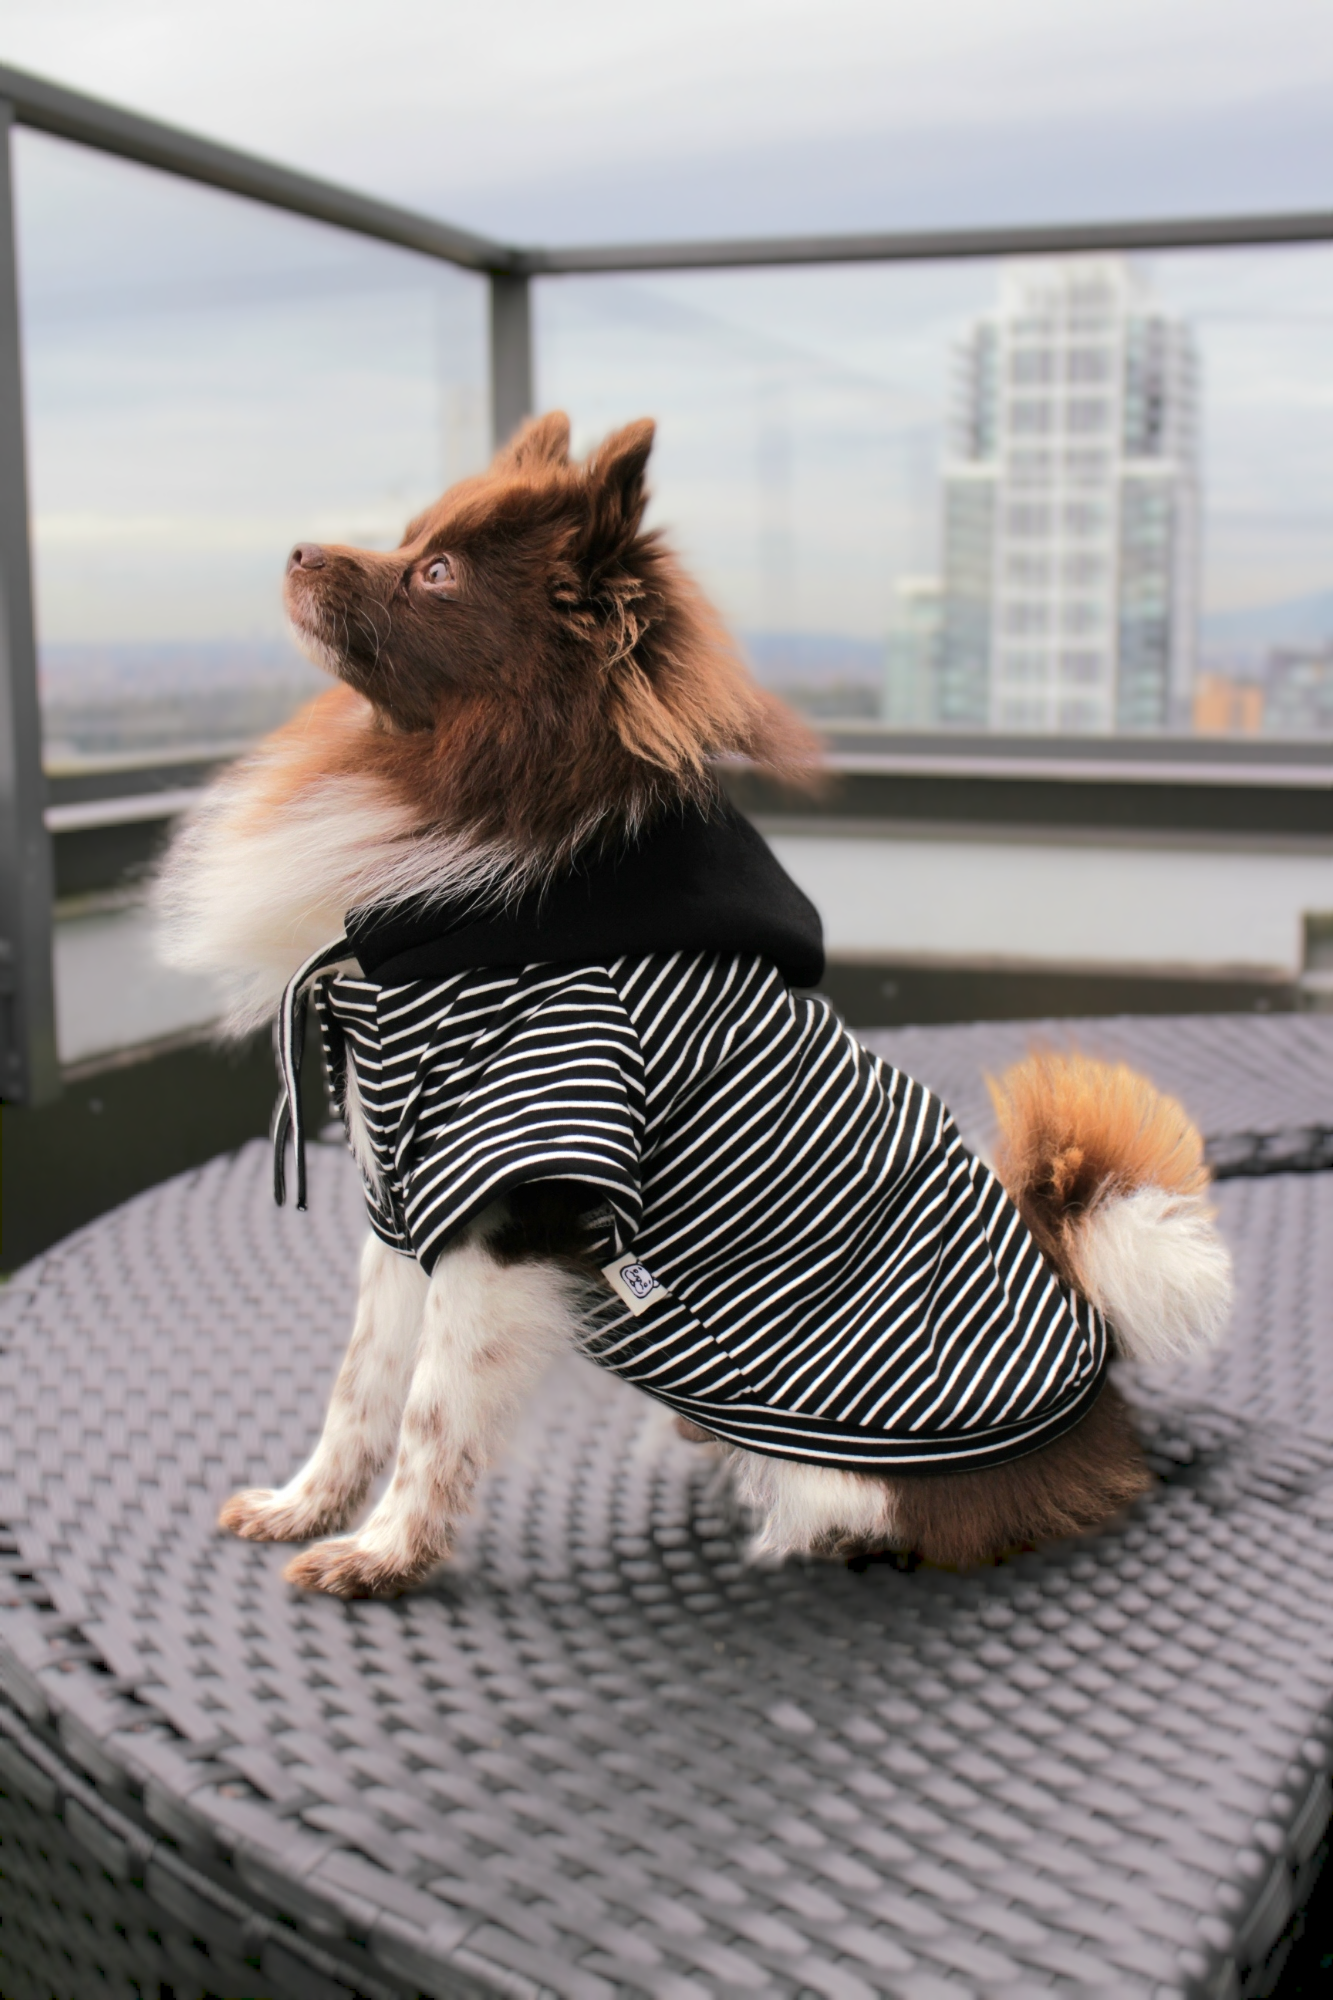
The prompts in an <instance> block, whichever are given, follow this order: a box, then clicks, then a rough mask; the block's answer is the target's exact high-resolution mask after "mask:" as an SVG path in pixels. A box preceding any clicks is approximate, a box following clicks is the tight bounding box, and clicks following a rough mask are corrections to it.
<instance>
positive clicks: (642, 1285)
mask: <svg viewBox="0 0 1333 2000" xmlns="http://www.w3.org/2000/svg"><path fill="white" fill-rule="evenodd" d="M602 1276H603V1277H604V1278H605V1279H606V1282H607V1284H608V1285H609V1286H610V1287H611V1290H612V1291H613V1292H614V1293H615V1294H616V1296H617V1298H620V1299H623V1300H624V1302H625V1304H626V1305H627V1306H628V1307H629V1309H630V1311H631V1312H632V1313H633V1314H634V1316H635V1318H636V1319H637V1318H638V1316H639V1314H640V1313H641V1312H646V1311H647V1310H648V1308H649V1306H651V1305H654V1304H655V1303H656V1301H657V1300H658V1299H664V1298H665V1297H666V1296H667V1289H666V1286H665V1285H659V1284H658V1282H657V1280H656V1278H655V1277H654V1276H653V1274H652V1272H651V1271H650V1270H649V1269H648V1266H647V1265H646V1264H641V1263H640V1262H639V1260H638V1258H637V1257H634V1256H631V1255H629V1254H628V1253H627V1254H626V1255H625V1256H623V1257H617V1258H615V1259H614V1260H613V1261H612V1262H611V1263H610V1264H603V1266H602Z"/></svg>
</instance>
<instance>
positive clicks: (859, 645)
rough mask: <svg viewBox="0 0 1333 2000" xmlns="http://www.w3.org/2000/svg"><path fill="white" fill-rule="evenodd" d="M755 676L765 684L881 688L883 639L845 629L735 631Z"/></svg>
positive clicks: (769, 685) (804, 686)
mask: <svg viewBox="0 0 1333 2000" xmlns="http://www.w3.org/2000/svg"><path fill="white" fill-rule="evenodd" d="M736 636H737V637H738V638H739V640H740V642H741V645H742V647H743V648H744V651H745V655H746V657H747V659H748V660H749V662H750V665H751V667H752V668H753V669H754V672H755V676H756V678H757V679H759V680H761V681H763V683H764V684H765V686H767V687H774V688H780V687H803V688H822V687H869V686H872V685H873V686H874V687H879V686H880V684H881V683H882V681H883V679H884V649H885V641H884V640H883V639H857V638H852V637H849V635H848V634H847V633H845V632H739V633H738V634H737V635H736Z"/></svg>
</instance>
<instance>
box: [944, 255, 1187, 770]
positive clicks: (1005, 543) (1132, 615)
mask: <svg viewBox="0 0 1333 2000" xmlns="http://www.w3.org/2000/svg"><path fill="white" fill-rule="evenodd" d="M959 360H960V368H959V375H958V380H957V384H956V394H955V405H954V413H953V430H952V436H951V438H950V444H949V453H948V458H947V461H946V465H945V470H944V523H943V528H944V535H943V542H944V547H943V564H942V569H943V577H942V585H943V587H942V594H941V604H940V632H939V640H938V650H937V654H936V660H935V670H934V675H933V683H932V686H931V690H930V702H929V708H930V718H929V719H930V720H931V721H932V722H933V723H935V724H937V725H944V726H946V727H954V728H972V729H996V730H1014V731H1025V732H1060V733H1066V732H1068V733H1075V732H1077V733H1098V732H1101V733H1107V732H1111V731H1127V730H1128V731H1132V730H1140V731H1143V730H1161V729H1173V728H1180V729H1188V728H1189V727H1190V723H1191V719H1192V717H1191V704H1192V690H1193V679H1194V655H1195V626H1196V621H1197V595H1198V592H1197V570H1198V512H1199V502H1198V471H1197V455H1198V452H1197V394H1196V379H1197V371H1196V364H1195V355H1194V346H1193V341H1192V338H1191V335H1190V332H1189V329H1188V328H1187V326H1186V325H1185V324H1184V323H1183V321H1181V320H1180V319H1179V318H1176V317H1173V316H1172V315H1171V314H1169V313H1167V312H1165V311H1164V310H1163V309H1162V308H1161V307H1160V306H1159V305H1158V304H1156V303H1155V302H1154V300H1153V297H1152V295H1151V293H1150V291H1149V290H1148V288H1147V286H1146V285H1145V283H1144V281H1143V280H1142V278H1141V277H1140V276H1139V274H1138V273H1137V272H1136V271H1135V270H1134V268H1133V267H1132V266H1131V265H1130V264H1128V263H1127V262H1126V261H1125V260H1124V259H1123V258H1120V257H1095V258H1091V257H1080V258H1070V259H1067V260H1062V261H1061V262H1058V263H1054V262H1046V263H1041V264H1036V263H1016V264H1014V265H1011V266H1010V267H1009V268H1008V269H1006V271H1005V272H1004V274H1003V276H1002V280H1001V288H1000V299H999V303H998V305H997V306H996V308H995V310H994V311H993V312H990V313H987V314H986V315H985V316H984V317H983V318H981V319H980V320H978V321H977V322H976V323H975V324H974V326H973V327H972V328H971V330H970V332H969V333H968V334H967V336H966V337H965V339H964V341H963V343H962V347H961V351H960V356H959Z"/></svg>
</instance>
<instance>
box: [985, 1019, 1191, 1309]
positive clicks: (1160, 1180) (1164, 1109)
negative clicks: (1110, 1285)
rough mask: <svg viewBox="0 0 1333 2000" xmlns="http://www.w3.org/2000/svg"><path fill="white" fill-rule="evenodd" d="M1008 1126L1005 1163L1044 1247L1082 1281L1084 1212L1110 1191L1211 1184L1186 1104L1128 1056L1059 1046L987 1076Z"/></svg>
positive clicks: (1072, 1278) (1068, 1277)
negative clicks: (1120, 1058) (1116, 1059)
mask: <svg viewBox="0 0 1333 2000" xmlns="http://www.w3.org/2000/svg"><path fill="white" fill-rule="evenodd" d="M986 1081H987V1086H988V1088H989V1090H990V1095H991V1102H992V1104H993V1105H994V1107H995V1116H996V1120H997V1122H998V1124H999V1128H1000V1141H999V1145H998V1146H997V1148H996V1155H995V1170H996V1172H997V1173H998V1175H999V1177H1000V1179H1001V1180H1002V1181H1003V1182H1004V1185H1005V1187H1006V1189H1007V1190H1008V1192H1009V1195H1010V1197H1011V1198H1012V1200H1013V1202H1014V1205H1015V1207H1016V1208H1017V1209H1018V1212H1019V1214H1020V1215H1021V1216H1022V1218H1023V1220H1024V1222H1025V1223H1026V1224H1027V1226H1028V1228H1029V1229H1030V1230H1031V1232H1032V1235H1033V1237H1034V1238H1035V1240H1036V1243H1037V1247H1038V1248H1039V1249H1040V1250H1041V1252H1042V1254H1043V1256H1045V1258H1046V1259H1047V1261H1048V1262H1049V1263H1051V1264H1053V1265H1054V1266H1055V1269H1056V1270H1057V1271H1059V1273H1060V1275H1061V1277H1063V1278H1064V1280H1065V1282H1066V1283H1067V1284H1071V1285H1079V1284H1081V1282H1082V1278H1081V1273H1080V1271H1079V1260H1078V1240H1077V1230H1078V1224H1079V1222H1080V1220H1081V1219H1082V1218H1083V1217H1084V1216H1086V1215H1087V1214H1088V1213H1089V1212H1090V1211H1091V1209H1092V1208H1093V1207H1094V1206H1095V1205H1096V1203H1097V1202H1099V1201H1105V1200H1106V1199H1107V1198H1108V1196H1113V1195H1123V1194H1132V1193H1133V1191H1134V1189H1135V1188H1140V1187H1160V1188H1166V1189H1168V1190H1169V1191H1171V1192H1173V1193H1177V1194H1198V1193H1199V1192H1200V1191H1201V1190H1202V1189H1203V1188H1205V1187H1206V1186H1207V1185H1208V1170H1207V1168H1206V1167H1205V1166H1204V1163H1203V1140H1202V1139H1201V1138H1200V1136H1199V1133H1198V1130H1197V1128H1196V1127H1195V1125H1194V1123H1193V1122H1192V1120H1191V1119H1190V1116H1189V1114H1188V1112H1187V1111H1186V1110H1185V1108H1184V1106H1183V1105H1181V1104H1178V1103H1177V1102H1176V1100H1175V1098H1173V1097H1165V1096H1163V1095H1162V1093H1161V1092H1160V1091H1159V1090H1157V1089H1155V1088H1154V1086H1153V1085H1152V1084H1150V1083H1149V1082H1148V1080H1147V1078H1146V1077H1142V1076H1140V1075H1138V1073H1137V1072H1136V1071H1135V1070H1132V1069H1130V1068H1128V1067H1127V1065H1126V1064H1124V1063H1106V1062H1097V1061H1096V1060H1094V1059H1093V1058H1091V1057H1089V1056H1084V1055H1078V1054H1072V1053H1071V1054H1060V1053H1057V1052H1054V1051H1049V1052H1046V1053H1042V1054H1035V1055H1031V1056H1029V1057H1028V1059H1027V1060H1026V1062H1022V1063H1017V1064H1015V1066H1014V1067H1013V1068H1012V1069H1011V1070H1008V1071H1006V1073H1005V1074H1004V1076H1002V1077H1000V1078H999V1079H998V1080H997V1079H995V1078H992V1077H988V1078H987V1079H986Z"/></svg>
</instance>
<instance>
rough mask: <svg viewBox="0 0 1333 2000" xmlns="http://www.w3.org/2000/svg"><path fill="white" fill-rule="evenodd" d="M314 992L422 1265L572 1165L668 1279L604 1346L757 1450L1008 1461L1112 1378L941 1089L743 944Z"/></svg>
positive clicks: (826, 1458) (389, 1229)
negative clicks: (884, 1053) (720, 951)
mask: <svg viewBox="0 0 1333 2000" xmlns="http://www.w3.org/2000/svg"><path fill="white" fill-rule="evenodd" d="M318 1005H319V1012H320V1019H321V1026H322V1029H323V1033H324V1041H325V1050H326V1055H327V1057H328V1060H329V1066H330V1074H331V1075H332V1077H333V1079H334V1085H335V1089H337V1090H340V1091H341V1089H342V1088H343V1086H344V1082H345V1064H346V1063H347V1062H348V1061H349V1060H350V1063H351V1065H352V1068H353V1070H354V1072H355V1077H354V1081H355V1087H356V1092H357V1097H358V1099H359V1102H360V1105H361V1108H362V1112H363V1115H364V1118H365V1121H366V1125H367V1128H368V1134H369V1139H370V1143H371V1146H372V1148H373V1152H374V1157H375V1161H376V1163H377V1167H378V1185H374V1186H370V1187H368V1191H367V1193H368V1201H369V1206H370V1215H371V1222H372V1225H373V1227H374V1228H375V1229H376V1231H377V1232H378V1233H379V1234H380V1235H381V1236H382V1237H383V1238H384V1239H385V1241H387V1242H389V1243H392V1244H394V1245H395V1246H396V1247H397V1248H399V1249H400V1250H403V1251H405V1252H408V1253H410V1254H413V1255H415V1256H416V1257H418V1258H419V1259H420V1261H421V1262H422V1264H423V1265H425V1267H426V1268H427V1269H430V1268H431V1267H432V1266H433V1264H434V1262H435V1260H436V1258H437V1257H438V1256H439V1255H440V1253H441V1251H442V1250H443V1249H444V1248H445V1246H446V1245H447V1244H448V1242H449V1240H450V1238H451V1237H452V1236H453V1235H454V1234H456V1232H457V1231H458V1230H459V1229H460V1228H461V1227H462V1226H463V1225H464V1224H465V1223H466V1222H467V1221H469V1220H470V1219H471V1218H472V1217H473V1216H475V1215H476V1214H477V1213H478V1212H479V1211H480V1210H481V1209H483V1208H484V1207H485V1206H486V1205H487V1204H488V1203H489V1202H491V1201H493V1200H495V1199H496V1197H497V1196H499V1195H502V1194H503V1193H504V1192H505V1191H506V1190H508V1189H511V1188H513V1187H515V1186H517V1185H518V1184H520V1183H522V1182H524V1181H529V1180H544V1179H568V1180H574V1181H578V1182H581V1183H583V1184H584V1185H585V1186H587V1187H588V1189H589V1190H590V1193H589V1205H590V1207H592V1206H594V1205H598V1204H600V1205H601V1207H602V1208H603V1210H604V1212H605V1216H606V1224H605V1244H606V1255H607V1257H608V1258H621V1257H624V1256H627V1255H629V1254H631V1253H632V1255H633V1258H634V1259H635V1260H637V1262H638V1263H640V1264H641V1265H643V1266H644V1267H646V1270H647V1271H648V1272H649V1273H651V1275H652V1277H653V1278H654V1279H655V1280H656V1281H657V1283H658V1284H659V1285H660V1286H661V1287H663V1288H664V1289H663V1291H662V1292H660V1293H656V1294H654V1296H653V1298H652V1299H651V1301H650V1302H649V1304H648V1305H647V1307H646V1308H644V1309H642V1310H640V1311H639V1312H635V1311H632V1310H631V1309H630V1307H629V1305H628V1304H626V1303H622V1300H621V1298H620V1297H619V1296H617V1295H616V1294H615V1293H613V1292H612V1291H611V1290H610V1289H609V1288H608V1293H607V1299H606V1302H605V1304H604V1305H602V1306H600V1307H599V1308H598V1309H597V1310H596V1312H595V1314H594V1318H593V1323H592V1327H591V1331H590V1333H589V1336H588V1350H589V1352H590V1353H591V1355H592V1356H593V1358H594V1359H595V1360H597V1361H599V1362H600V1363H602V1365H603V1366H605V1367H608V1368H612V1369H614V1370H615V1371H616V1372H617V1373H618V1374H620V1375H623V1376H625V1377H626V1378H627V1379H628V1380H629V1381H631V1382H634V1383H636V1384H637V1385H638V1386H639V1387H640V1388H642V1389H644V1390H646V1391H648V1393H650V1394H651V1395H653V1396H656V1397H658V1398H659V1399H660V1400H661V1401H663V1402H665V1403H667V1404H669V1405H670V1407H671V1408H673V1409H675V1410H677V1411H679V1412H680V1413H681V1414H683V1415H685V1416H687V1417H689V1418H690V1419H691V1420H692V1421H693V1422H695V1423H697V1424H700V1425H701V1426H703V1427H704V1428H705V1429H707V1430H710V1431H712V1432H713V1433H714V1434H715V1435H717V1436H719V1437H722V1438H724V1439H726V1440H728V1441H730V1442H732V1443H734V1444H737V1445H740V1446H743V1447H746V1448H748V1449H750V1450H754V1451H761V1452H769V1453H774V1454H776V1455H778V1456H781V1457H785V1458H796V1459H804V1460H810V1461H814V1462H817V1463H820V1464H824V1465H832V1466H842V1467H846V1468H850V1469H857V1470H864V1471H888V1470H891V1469H894V1468H901V1469H903V1470H912V1469H917V1470H923V1469H932V1468H933V1469H946V1468H950V1467H963V1466H979V1465H985V1464H989V1463H994V1462H998V1461H1000V1460H1003V1459H1007V1458H1012V1457H1016V1456H1018V1455H1020V1454H1021V1453H1023V1452H1026V1451H1030V1450H1032V1449H1034V1448H1035V1447H1036V1446H1037V1445H1039V1444H1041V1443H1044V1442H1046V1441H1047V1440H1048V1439H1050V1438H1052V1437H1054V1436H1056V1435H1058V1434H1059V1432H1061V1431H1062V1430H1065V1429H1067V1428H1068V1427H1069V1426H1070V1425H1071V1424H1073V1423H1074V1422H1076V1421H1077V1419H1078V1418H1079V1417H1080V1416H1081V1415H1082V1414H1083V1413H1084V1411H1085V1410H1086V1409H1087V1408H1088V1406H1089V1404H1090V1403H1091V1401H1092V1399H1093V1397H1094V1396H1095V1395H1096V1393H1097V1390H1098V1388H1099V1387H1100V1383H1101V1378H1102V1374H1103V1370H1104V1367H1105V1363H1106V1351H1107V1343H1106V1331H1105V1327H1104V1325H1103V1323H1102V1321H1101V1318H1100V1316H1099V1315H1098V1313H1097V1312H1096V1311H1095V1310H1094V1308H1092V1307H1091V1306H1090V1305H1089V1304H1088V1303H1087V1302H1086V1301H1085V1300H1083V1299H1081V1298H1080V1297H1078V1296H1077V1294H1074V1293H1072V1292H1070V1291H1068V1290H1066V1289H1065V1288H1063V1287H1062V1285H1061V1284H1060V1282H1059V1281H1058V1279H1057V1278H1056V1277H1055V1276H1054V1274H1053V1273H1052V1272H1051V1270H1050V1269H1049V1267H1048V1266H1047V1265H1046V1264H1045V1263H1044V1262H1043V1260H1042V1259H1041V1257H1040V1255H1039V1254H1038V1252H1037V1249H1036V1247H1035V1245H1034V1244H1033V1242H1032V1239H1031V1237H1030V1236H1029V1235H1028V1233H1027V1230H1026V1229H1025V1227H1024V1226H1023V1224H1022V1222H1021V1221H1020V1219H1019V1217H1018V1214H1017V1212H1016V1211H1015V1209H1014V1208H1013V1206H1012V1204H1011V1203H1010V1201H1009V1199H1008V1197H1007V1195H1006V1194H1005V1193H1004V1191H1003V1189H1002V1188H1001V1187H1000V1185H999V1183H998V1182H997V1181H996V1179H995V1177H994V1176H993V1175H992V1174H991V1173H990V1171H989V1169H988V1168H986V1167H985V1166H984V1165H983V1164H982V1163H981V1162H980V1161H979V1160H977V1159H976V1158H975V1157H974V1156H973V1155H972V1154H971V1153H969V1152H968V1151H967V1149H966V1148H965V1147H964V1145H963V1143H962V1141H961V1139H960V1137H959V1135H958V1133H957V1131H956V1129H955V1127H954V1125H953V1122H952V1120H951V1119H950V1117H949V1115H948V1113H947V1111H946V1110H945V1109H944V1107H943V1106H942V1105H941V1104H940V1103H939V1102H938V1101H937V1100H936V1099H935V1098H933V1097H932V1096H931V1095H930V1093H929V1092H928V1091H926V1090H923V1089H922V1088H921V1086H920V1085H919V1084H916V1083H914V1082H912V1081H911V1079H910V1078H908V1077H905V1076H903V1075H902V1074H900V1073H899V1072H898V1071H896V1070H893V1069H889V1068H887V1067H886V1066H885V1065H884V1064H882V1063H881V1062H880V1061H879V1060H878V1059H877V1058H876V1057H873V1056H871V1055H870V1054H869V1053H868V1052H867V1051H866V1050H864V1049H863V1048H861V1047H860V1045H859V1044H858V1043H857V1042H856V1041H855V1040H854V1039H853V1038H852V1037H851V1036H850V1035H849V1034H848V1033H847V1032H846V1031H845V1030H844V1029H843V1028H842V1026H841V1025H840V1024H839V1022H838V1021H837V1019H836V1017H835V1016H834V1015H833V1014H832V1013H831V1012H830V1010H829V1008H828V1007H827V1005H826V1003H825V1002H824V1001H822V1000H820V999H817V998H814V999H811V998H798V997H796V996H795V995H793V994H792V993H791V992H790V990H789V989H788V988H787V986H786V984H785V983H784V981H783V980H782V978H781V977H780V976H779V974H778V973H777V972H776V971H775V970H774V969H773V967H772V966H771V965H770V964H768V963H767V961H765V960H762V959H756V958H749V957H744V958H741V957H738V958H727V957H718V956H711V955H709V956H683V955H674V956H664V955H658V956H651V957H634V958H622V959H618V960H616V961H614V962H613V963H611V964H609V965H607V966H588V965H581V966H570V965H532V966H525V967H523V968H521V969H518V970H507V969H491V970H487V971H477V972H469V973H461V974H457V975H455V976H454V977H451V978H448V979H445V980H443V981H441V982H439V983H434V984H432V983H425V982H421V983H416V984H412V985H398V986H378V985H375V984H374V983H372V982H370V981H368V980H365V979H359V978H354V977H350V976H348V975H345V974H340V975H338V976H337V977H335V978H332V979H326V980H324V981H322V982H321V985H320V988H319V989H318Z"/></svg>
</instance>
